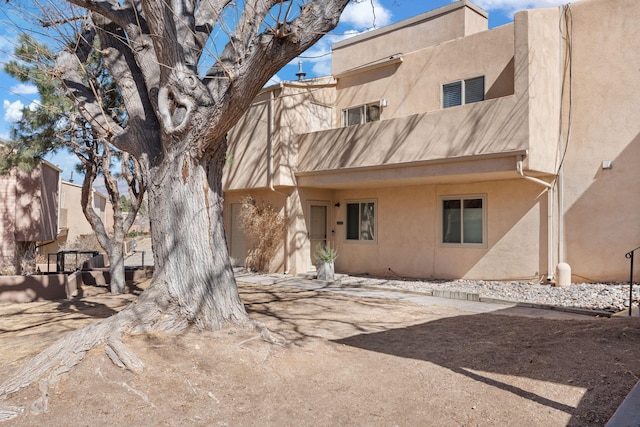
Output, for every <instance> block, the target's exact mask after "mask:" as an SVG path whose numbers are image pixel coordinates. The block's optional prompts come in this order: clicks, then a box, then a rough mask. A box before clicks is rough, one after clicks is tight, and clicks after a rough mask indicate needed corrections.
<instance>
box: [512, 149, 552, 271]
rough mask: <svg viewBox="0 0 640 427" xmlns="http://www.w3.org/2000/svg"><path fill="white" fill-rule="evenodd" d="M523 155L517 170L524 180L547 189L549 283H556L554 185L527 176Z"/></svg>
mask: <svg viewBox="0 0 640 427" xmlns="http://www.w3.org/2000/svg"><path fill="white" fill-rule="evenodd" d="M522 159H523V157H522V154H518V161H517V163H516V170H517V171H518V175H520V176H521V177H522V178H524V179H526V180H528V181H531V182H535V183H536V184H538V185H542V186H544V187H546V192H547V282H553V281H554V270H555V268H554V265H553V184H552V183H549V182H547V181H543V180H541V179H538V178H535V177H533V176H527V175H525V174H524V171H523V169H522Z"/></svg>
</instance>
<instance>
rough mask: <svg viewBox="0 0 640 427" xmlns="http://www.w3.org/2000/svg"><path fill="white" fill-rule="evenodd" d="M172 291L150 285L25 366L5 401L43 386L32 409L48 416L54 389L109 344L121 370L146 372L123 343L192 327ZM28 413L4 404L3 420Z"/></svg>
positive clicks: (272, 337)
mask: <svg viewBox="0 0 640 427" xmlns="http://www.w3.org/2000/svg"><path fill="white" fill-rule="evenodd" d="M235 321H236V324H237V325H238V326H243V327H250V328H255V329H258V330H259V331H260V335H259V337H256V339H258V338H261V339H263V340H264V341H266V342H268V343H270V344H274V345H278V346H282V347H283V346H285V345H286V342H287V340H286V339H285V338H284V337H282V336H280V335H278V334H275V333H272V332H271V331H269V330H268V329H267V327H266V326H265V325H264V324H262V323H260V322H257V321H253V320H249V319H248V317H246V318H245V319H242V320H239V319H235ZM189 324H190V323H189V321H188V320H186V319H185V318H184V316H183V315H182V314H181V313H180V310H179V309H178V308H177V304H175V303H173V302H172V301H171V299H170V298H167V297H166V293H164V292H163V291H161V290H158V288H155V289H154V288H152V287H149V288H148V289H147V290H146V291H145V292H144V293H143V294H142V295H141V296H140V298H139V299H138V300H137V301H136V302H135V303H133V304H131V305H130V306H128V307H127V308H125V309H124V310H122V311H121V312H119V313H117V314H115V315H114V316H112V317H110V318H108V319H104V320H101V321H98V322H97V323H94V324H92V325H89V326H87V327H84V328H82V329H78V330H76V331H73V332H70V333H68V334H67V335H65V336H64V337H62V338H60V339H59V340H58V341H56V342H55V343H54V344H52V345H51V346H50V347H48V348H47V349H45V350H44V351H42V352H41V353H40V354H38V355H37V356H35V357H34V358H33V359H31V360H30V361H29V362H28V363H27V364H26V365H24V366H22V367H21V368H19V369H18V370H17V371H16V372H15V373H14V374H13V375H12V376H11V377H10V378H9V379H7V380H6V381H4V382H3V383H2V384H0V398H2V397H4V396H6V395H9V394H12V393H15V392H17V391H19V390H20V389H22V388H25V387H28V386H30V385H31V384H34V383H36V382H38V383H39V384H38V385H39V391H40V397H39V398H38V399H36V401H35V402H33V404H32V405H31V408H30V411H31V413H42V412H46V410H47V407H48V396H49V388H50V387H54V386H55V385H57V383H58V382H59V380H60V378H61V376H62V375H64V374H66V373H68V372H70V371H71V370H72V369H73V368H74V367H75V366H77V365H78V364H79V363H80V362H81V361H82V360H83V359H84V357H85V355H86V354H87V352H88V351H89V350H91V349H93V348H95V347H96V346H98V345H101V344H104V346H105V353H106V354H107V356H108V357H109V359H110V360H111V361H112V362H113V363H114V364H115V365H117V366H119V367H121V368H125V369H128V370H130V371H132V372H134V373H141V372H142V371H143V370H144V363H143V362H142V361H141V360H140V359H139V358H138V357H137V356H136V355H135V354H134V353H133V352H132V351H131V350H130V349H129V348H128V347H127V346H126V345H124V343H123V342H122V336H123V335H124V334H132V335H136V334H141V333H147V332H153V331H155V332H167V333H180V332H182V331H184V330H185V329H186V328H187V327H188V326H189ZM23 412H24V409H23V408H19V407H13V406H6V405H5V406H1V405H0V421H3V420H9V419H11V418H13V417H15V416H17V415H19V414H21V413H23Z"/></svg>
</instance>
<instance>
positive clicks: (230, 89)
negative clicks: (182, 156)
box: [196, 0, 349, 152]
mask: <svg viewBox="0 0 640 427" xmlns="http://www.w3.org/2000/svg"><path fill="white" fill-rule="evenodd" d="M348 2H349V0H330V1H328V0H311V1H309V2H307V3H305V4H304V5H303V6H302V7H301V10H300V14H299V16H298V17H297V18H295V19H294V20H293V21H291V22H282V23H280V24H279V27H278V28H276V29H273V28H268V29H267V30H265V31H263V32H262V33H261V34H259V35H255V36H254V37H253V38H248V39H245V38H244V36H240V35H239V34H238V35H236V36H235V37H234V38H232V40H230V41H229V43H227V45H226V46H225V49H224V51H223V54H222V55H221V56H220V58H219V62H218V63H217V64H216V65H214V66H213V67H212V68H211V69H210V70H209V72H208V73H207V76H208V77H211V78H210V79H209V80H207V82H206V85H207V87H208V88H209V91H210V92H211V93H212V94H213V95H214V96H218V98H217V99H216V100H215V101H216V105H219V106H220V109H219V110H216V111H211V116H210V117H209V121H208V123H209V127H208V132H207V134H206V136H205V137H204V138H202V139H201V140H200V141H199V145H198V147H196V150H197V151H198V152H205V151H207V150H208V149H210V148H211V146H212V145H214V144H216V141H219V140H220V138H221V137H222V136H223V135H224V134H225V133H226V132H228V131H229V130H230V129H231V127H232V126H233V124H235V123H236V122H237V120H238V119H239V118H240V116H241V115H242V114H243V112H244V111H245V110H246V109H247V108H248V106H249V104H250V103H251V101H252V100H253V98H254V97H255V96H256V95H257V93H258V92H259V91H260V89H262V87H264V84H266V83H267V82H268V81H269V79H270V78H271V77H272V76H273V75H274V74H275V73H277V72H278V71H279V70H280V69H281V68H282V67H283V66H285V65H286V64H287V63H288V62H289V61H291V60H292V59H293V58H295V57H296V56H297V55H299V54H300V53H302V52H304V51H305V50H307V49H308V48H309V47H311V46H312V45H313V44H314V43H315V42H317V41H318V40H319V39H320V38H321V37H322V36H323V35H325V34H326V33H327V32H328V31H331V30H332V29H333V28H335V26H336V25H337V24H338V21H339V19H340V14H341V13H342V11H343V10H344V8H345V7H346V5H347V3H348ZM269 4H271V3H269ZM262 10H263V9H259V10H258V11H257V12H261V11H262ZM254 12H256V11H254ZM245 13H247V9H245ZM265 13H266V12H265ZM258 16H259V13H258ZM241 22H243V25H244V27H242V26H239V27H238V30H241V29H242V28H244V29H245V31H254V30H255V29H256V28H258V29H259V28H260V25H261V24H259V23H257V22H251V21H250V17H249V16H247V17H246V18H245V19H243V20H241ZM238 30H237V31H238ZM237 31H236V32H237ZM238 39H241V40H248V41H247V42H246V43H247V44H246V46H244V47H243V49H242V51H241V52H239V51H238V50H237V48H236V45H235V44H234V40H238ZM239 53H241V56H240V55H239ZM240 59H241V60H240ZM224 69H226V70H230V71H227V78H226V79H221V78H219V77H220V76H221V75H222V72H223V71H224ZM216 77H218V78H216Z"/></svg>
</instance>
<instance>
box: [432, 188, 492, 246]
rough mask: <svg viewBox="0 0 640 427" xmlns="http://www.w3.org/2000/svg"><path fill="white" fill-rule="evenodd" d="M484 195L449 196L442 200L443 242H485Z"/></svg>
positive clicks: (476, 243)
mask: <svg viewBox="0 0 640 427" xmlns="http://www.w3.org/2000/svg"><path fill="white" fill-rule="evenodd" d="M485 199H486V198H485V197H484V196H471V197H447V198H444V199H443V200H442V243H453V244H472V245H482V244H484V243H485V241H486V239H485V235H484V232H485V226H484V218H485V216H486V215H485V208H486V202H485Z"/></svg>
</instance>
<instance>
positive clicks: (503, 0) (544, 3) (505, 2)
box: [474, 0, 579, 15]
mask: <svg viewBox="0 0 640 427" xmlns="http://www.w3.org/2000/svg"><path fill="white" fill-rule="evenodd" d="M577 1H579V0H574V1H573V2H577ZM568 2H569V0H476V1H474V3H475V4H477V5H478V6H480V7H481V8H483V9H484V10H489V11H491V10H502V11H504V12H506V13H507V14H509V15H513V14H514V13H515V12H517V11H519V10H524V9H537V8H544V7H554V6H559V5H561V4H566V3H568Z"/></svg>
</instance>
